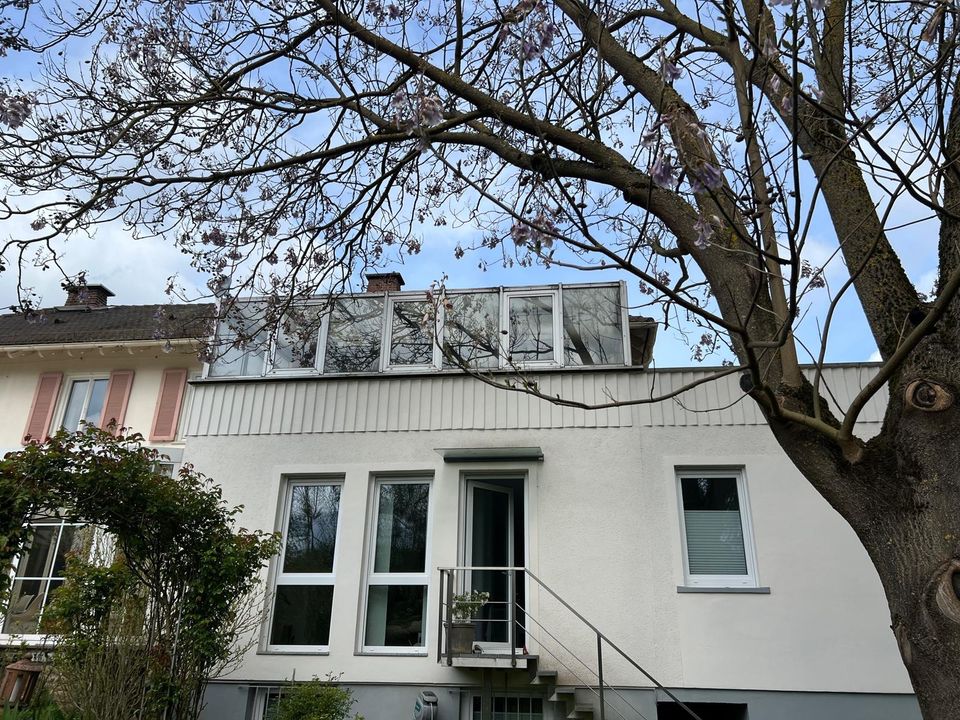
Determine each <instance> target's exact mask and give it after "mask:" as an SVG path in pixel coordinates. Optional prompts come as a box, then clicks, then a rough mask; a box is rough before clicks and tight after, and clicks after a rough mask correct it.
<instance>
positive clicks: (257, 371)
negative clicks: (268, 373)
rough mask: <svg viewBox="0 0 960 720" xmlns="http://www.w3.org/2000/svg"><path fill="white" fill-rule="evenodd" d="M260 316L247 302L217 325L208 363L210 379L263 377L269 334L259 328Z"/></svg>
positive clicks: (259, 312) (260, 311) (252, 305)
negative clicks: (211, 355)
mask: <svg viewBox="0 0 960 720" xmlns="http://www.w3.org/2000/svg"><path fill="white" fill-rule="evenodd" d="M262 315H263V311H262V308H261V307H260V306H258V305H257V304H256V303H246V304H245V305H242V306H239V308H238V309H236V310H235V311H234V312H233V313H231V314H230V316H229V317H228V318H227V319H226V321H224V322H222V323H221V324H220V328H219V330H218V332H217V340H216V343H215V346H214V348H213V354H214V359H213V361H212V362H211V363H210V375H211V376H212V377H225V376H231V375H240V376H250V375H262V374H263V369H264V366H265V365H266V359H267V345H268V344H269V340H270V335H269V333H267V332H266V331H265V329H264V328H262V327H261V326H262V325H263V320H262Z"/></svg>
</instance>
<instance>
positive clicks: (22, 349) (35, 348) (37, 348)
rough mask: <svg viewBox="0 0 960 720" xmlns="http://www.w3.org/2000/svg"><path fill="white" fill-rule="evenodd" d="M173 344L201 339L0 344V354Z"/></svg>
mask: <svg viewBox="0 0 960 720" xmlns="http://www.w3.org/2000/svg"><path fill="white" fill-rule="evenodd" d="M168 342H169V343H170V344H171V345H174V346H183V347H188V346H196V345H198V344H199V343H200V342H201V341H200V340H197V339H196V338H160V339H159V340H106V341H101V342H75V343H48V344H45V345H0V354H4V353H5V354H6V355H7V357H10V358H12V357H14V356H15V355H20V354H23V355H26V354H28V353H33V352H36V353H44V352H59V351H67V352H69V351H71V350H75V351H87V350H99V351H100V352H101V353H102V352H103V351H104V350H106V349H114V348H119V349H127V350H134V349H138V348H144V349H145V348H153V347H162V346H163V345H164V344H166V343H168Z"/></svg>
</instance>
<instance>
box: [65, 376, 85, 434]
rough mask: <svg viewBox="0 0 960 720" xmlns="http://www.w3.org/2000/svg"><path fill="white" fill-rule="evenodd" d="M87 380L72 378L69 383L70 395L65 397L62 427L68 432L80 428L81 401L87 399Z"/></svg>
mask: <svg viewBox="0 0 960 720" xmlns="http://www.w3.org/2000/svg"><path fill="white" fill-rule="evenodd" d="M89 386H90V381H89V380H74V381H73V383H72V384H71V385H70V396H69V397H68V398H67V408H66V410H64V411H63V427H64V428H65V429H66V430H69V431H70V432H75V431H76V430H78V429H79V428H80V416H81V414H82V413H83V403H84V402H85V401H86V399H87V388H88V387H89Z"/></svg>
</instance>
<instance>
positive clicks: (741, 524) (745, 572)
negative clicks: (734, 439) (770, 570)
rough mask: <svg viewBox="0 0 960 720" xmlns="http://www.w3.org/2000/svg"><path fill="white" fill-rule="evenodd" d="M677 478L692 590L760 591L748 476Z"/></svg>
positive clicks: (694, 473) (711, 473) (726, 473)
mask: <svg viewBox="0 0 960 720" xmlns="http://www.w3.org/2000/svg"><path fill="white" fill-rule="evenodd" d="M677 477H678V483H679V491H680V502H681V509H682V512H681V521H682V522H681V524H682V528H683V541H684V542H683V545H684V570H685V572H686V583H687V585H689V586H692V587H720V588H723V587H755V586H756V585H757V581H756V569H755V562H754V554H753V545H752V541H751V529H750V519H749V513H748V510H747V503H746V485H745V482H744V478H743V472H742V471H741V470H684V471H680V472H678V474H677Z"/></svg>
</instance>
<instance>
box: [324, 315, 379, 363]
mask: <svg viewBox="0 0 960 720" xmlns="http://www.w3.org/2000/svg"><path fill="white" fill-rule="evenodd" d="M382 336H383V298H344V299H342V300H338V301H337V302H336V304H335V305H334V309H333V313H332V315H331V317H330V328H329V330H328V332H327V352H326V357H325V359H324V362H323V371H324V372H328V373H345V372H375V371H377V370H379V369H380V342H381V338H382Z"/></svg>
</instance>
